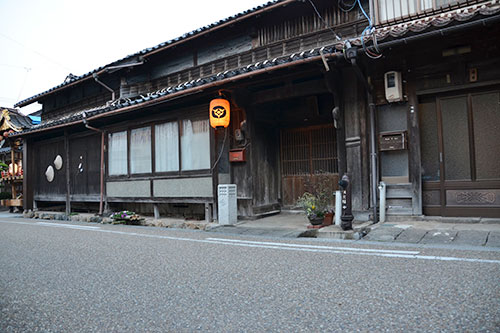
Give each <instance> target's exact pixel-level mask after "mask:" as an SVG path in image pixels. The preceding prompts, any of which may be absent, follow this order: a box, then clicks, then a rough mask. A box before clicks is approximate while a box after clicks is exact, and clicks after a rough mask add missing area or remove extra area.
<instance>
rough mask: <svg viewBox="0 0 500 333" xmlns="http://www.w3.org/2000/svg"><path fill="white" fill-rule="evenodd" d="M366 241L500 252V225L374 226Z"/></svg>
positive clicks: (412, 223)
mask: <svg viewBox="0 0 500 333" xmlns="http://www.w3.org/2000/svg"><path fill="white" fill-rule="evenodd" d="M363 239H364V240H370V241H379V242H397V243H411V244H444V245H446V244H450V245H469V246H487V247H498V248H500V223H460V222H459V223H452V222H450V223H443V222H432V221H409V222H398V223H382V224H380V225H373V226H372V230H371V231H370V233H368V234H367V235H366V237H364V238H363Z"/></svg>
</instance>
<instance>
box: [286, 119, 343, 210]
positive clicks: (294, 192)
mask: <svg viewBox="0 0 500 333" xmlns="http://www.w3.org/2000/svg"><path fill="white" fill-rule="evenodd" d="M281 178H282V200H283V205H284V206H286V207H293V206H294V205H295V203H296V201H297V198H298V197H299V196H301V195H302V194H303V193H304V192H306V191H311V190H312V189H313V188H316V189H318V188H323V189H326V190H328V191H331V192H333V191H335V190H336V189H337V188H338V163H337V146H336V142H335V129H334V128H333V125H321V126H311V127H303V128H293V129H283V130H282V131H281ZM332 198H333V196H332Z"/></svg>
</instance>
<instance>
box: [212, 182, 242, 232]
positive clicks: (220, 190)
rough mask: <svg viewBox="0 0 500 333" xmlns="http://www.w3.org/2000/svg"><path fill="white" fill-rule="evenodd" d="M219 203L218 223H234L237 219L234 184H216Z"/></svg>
mask: <svg viewBox="0 0 500 333" xmlns="http://www.w3.org/2000/svg"><path fill="white" fill-rule="evenodd" d="M217 197H218V203H219V224H225V225H230V224H235V223H236V222H237V221H238V206H237V200H236V185H235V184H223V185H219V186H217Z"/></svg>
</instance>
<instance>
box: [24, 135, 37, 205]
mask: <svg viewBox="0 0 500 333" xmlns="http://www.w3.org/2000/svg"><path fill="white" fill-rule="evenodd" d="M31 147H32V145H31V144H30V143H29V142H28V139H24V143H23V208H24V209H25V210H28V209H33V208H34V207H33V182H34V179H32V178H31V173H32V172H33V168H32V165H30V164H29V163H31V162H32V161H31V160H32V158H30V155H32V153H31V151H30V149H31Z"/></svg>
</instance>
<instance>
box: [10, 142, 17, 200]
mask: <svg viewBox="0 0 500 333" xmlns="http://www.w3.org/2000/svg"><path fill="white" fill-rule="evenodd" d="M10 163H11V164H12V181H11V182H10V184H11V193H12V199H16V197H17V191H16V182H15V181H14V178H15V175H16V165H15V164H16V144H15V142H12V143H11V145H10Z"/></svg>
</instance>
